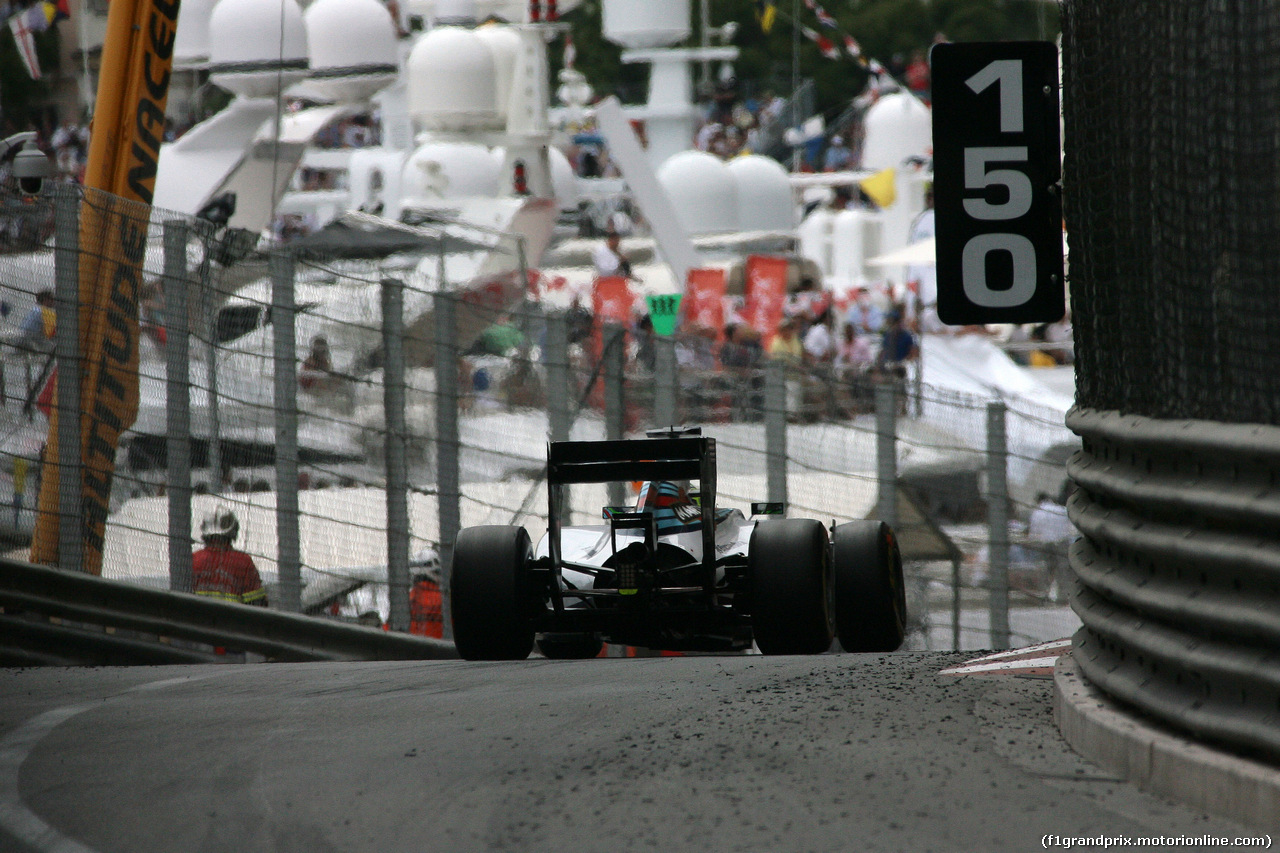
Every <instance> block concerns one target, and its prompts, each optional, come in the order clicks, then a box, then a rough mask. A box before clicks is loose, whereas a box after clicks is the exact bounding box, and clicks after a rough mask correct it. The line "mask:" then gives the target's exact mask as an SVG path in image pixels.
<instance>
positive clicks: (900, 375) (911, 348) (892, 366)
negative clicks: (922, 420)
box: [876, 306, 920, 407]
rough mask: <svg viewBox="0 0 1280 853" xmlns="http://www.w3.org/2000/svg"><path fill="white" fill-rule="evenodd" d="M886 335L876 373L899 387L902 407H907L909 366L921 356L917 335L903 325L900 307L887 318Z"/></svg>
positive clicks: (883, 379)
mask: <svg viewBox="0 0 1280 853" xmlns="http://www.w3.org/2000/svg"><path fill="white" fill-rule="evenodd" d="M885 324H886V325H885V329H884V333H883V334H882V335H881V337H880V352H879V354H878V355H877V356H876V373H877V375H878V376H879V378H880V380H881V381H893V382H895V383H896V384H897V385H898V389H899V398H900V399H901V400H902V403H901V404H900V406H902V407H905V401H906V397H905V393H903V392H905V390H906V387H905V386H906V378H907V364H908V363H910V362H912V361H915V360H916V359H917V358H918V357H919V355H920V348H919V346H918V345H917V344H916V338H915V335H913V334H911V332H909V331H908V330H907V328H906V326H905V325H904V324H903V313H902V309H901V308H900V307H896V306H895V307H894V308H893V310H891V311H890V312H889V314H888V316H887V317H886V318H885Z"/></svg>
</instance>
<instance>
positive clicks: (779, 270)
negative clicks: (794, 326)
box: [742, 255, 787, 352]
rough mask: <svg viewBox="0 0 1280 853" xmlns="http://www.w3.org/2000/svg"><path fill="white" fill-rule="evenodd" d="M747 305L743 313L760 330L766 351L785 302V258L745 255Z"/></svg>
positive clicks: (761, 340) (776, 329) (780, 317)
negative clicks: (746, 256) (747, 256)
mask: <svg viewBox="0 0 1280 853" xmlns="http://www.w3.org/2000/svg"><path fill="white" fill-rule="evenodd" d="M746 279H747V283H746V304H745V305H744V306H743V309H742V314H743V317H744V318H745V319H746V321H747V322H748V323H750V324H751V326H752V327H753V328H755V329H756V331H758V332H759V333H760V343H761V344H762V345H763V346H764V348H765V352H768V351H769V344H770V343H771V342H772V341H773V336H774V335H775V334H776V333H777V331H778V322H779V321H780V320H782V314H783V311H784V309H785V307H786V302H787V259H786V258H777V257H773V256H770V255H752V256H751V257H749V258H747V270H746Z"/></svg>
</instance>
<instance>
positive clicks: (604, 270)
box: [591, 222, 634, 278]
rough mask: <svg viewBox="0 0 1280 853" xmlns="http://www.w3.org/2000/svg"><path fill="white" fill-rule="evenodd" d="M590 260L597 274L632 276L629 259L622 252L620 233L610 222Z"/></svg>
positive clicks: (602, 275)
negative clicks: (602, 241)
mask: <svg viewBox="0 0 1280 853" xmlns="http://www.w3.org/2000/svg"><path fill="white" fill-rule="evenodd" d="M591 260H592V263H594V264H595V267H596V275H598V276H601V277H604V276H622V277H623V278H634V276H632V274H631V261H630V260H628V259H627V256H626V255H624V254H623V253H622V235H621V234H619V233H618V230H617V229H616V228H614V227H613V223H612V222H610V223H609V229H608V231H606V232H605V236H604V243H602V244H600V245H599V246H597V247H596V249H595V251H594V252H593V253H592V255H591Z"/></svg>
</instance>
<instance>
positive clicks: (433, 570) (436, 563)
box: [409, 548, 440, 583]
mask: <svg viewBox="0 0 1280 853" xmlns="http://www.w3.org/2000/svg"><path fill="white" fill-rule="evenodd" d="M409 571H410V573H411V574H412V575H413V579H414V580H415V581H417V580H418V578H419V577H420V576H422V575H425V576H426V578H427V580H429V581H431V582H432V583H440V552H439V551H437V550H436V549H435V548H423V549H422V550H421V551H419V552H418V553H416V554H414V555H413V559H412V560H410V561H409Z"/></svg>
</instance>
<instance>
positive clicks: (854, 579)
mask: <svg viewBox="0 0 1280 853" xmlns="http://www.w3.org/2000/svg"><path fill="white" fill-rule="evenodd" d="M833 540H834V541H833V546H834V547H833V548H832V550H833V551H834V556H833V563H834V565H833V569H834V571H835V581H836V634H837V636H839V638H840V645H841V646H842V647H843V648H844V650H845V651H846V652H891V651H894V650H895V649H897V648H898V647H899V646H901V645H902V638H903V636H904V635H905V634H906V623H907V595H906V586H905V584H903V582H902V553H901V552H900V551H899V550H898V539H897V537H896V536H894V535H893V529H892V528H890V527H889V525H887V524H885V523H884V522H883V521H851V522H849V523H848V524H841V525H840V526H839V527H837V528H836V529H835V535H834V537H833Z"/></svg>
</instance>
